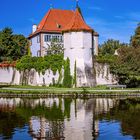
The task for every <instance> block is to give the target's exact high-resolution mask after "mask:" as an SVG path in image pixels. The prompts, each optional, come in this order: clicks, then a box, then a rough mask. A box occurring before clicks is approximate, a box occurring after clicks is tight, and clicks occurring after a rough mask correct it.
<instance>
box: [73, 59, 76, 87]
mask: <svg viewBox="0 0 140 140" xmlns="http://www.w3.org/2000/svg"><path fill="white" fill-rule="evenodd" d="M76 77H77V71H76V61H75V64H74V78H73V85H74V86H75V87H77V78H76Z"/></svg>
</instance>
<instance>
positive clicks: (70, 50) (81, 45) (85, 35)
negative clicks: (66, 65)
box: [64, 32, 93, 86]
mask: <svg viewBox="0 0 140 140" xmlns="http://www.w3.org/2000/svg"><path fill="white" fill-rule="evenodd" d="M64 48H65V51H64V57H65V59H66V58H67V57H68V58H69V59H70V69H71V75H72V76H73V75H74V65H75V61H76V67H77V73H79V74H77V85H78V86H82V85H85V84H86V85H89V81H88V80H89V77H87V72H86V68H87V69H90V71H91V70H92V68H93V65H92V51H91V48H92V34H91V33H90V32H70V33H64ZM90 74H91V73H90ZM92 77H93V76H92ZM92 80H93V79H90V83H91V82H92V83H93V81H92Z"/></svg>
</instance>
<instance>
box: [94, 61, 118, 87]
mask: <svg viewBox="0 0 140 140" xmlns="http://www.w3.org/2000/svg"><path fill="white" fill-rule="evenodd" d="M94 65H95V66H94V68H95V71H96V83H97V85H108V84H117V83H118V81H117V79H116V76H114V75H112V74H111V73H110V68H109V65H108V64H102V63H101V64H100V63H95V64H94Z"/></svg>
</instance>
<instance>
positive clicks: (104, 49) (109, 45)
mask: <svg viewBox="0 0 140 140" xmlns="http://www.w3.org/2000/svg"><path fill="white" fill-rule="evenodd" d="M124 46H128V45H127V44H125V43H120V42H119V40H113V39H108V40H107V41H106V42H104V43H103V44H102V45H100V49H99V54H101V55H114V53H115V50H117V49H118V48H120V47H124Z"/></svg>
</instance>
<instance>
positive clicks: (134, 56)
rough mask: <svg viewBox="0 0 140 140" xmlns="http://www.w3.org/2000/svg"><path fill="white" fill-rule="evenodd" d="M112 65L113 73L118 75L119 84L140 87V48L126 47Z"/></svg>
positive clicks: (120, 50) (119, 51)
mask: <svg viewBox="0 0 140 140" xmlns="http://www.w3.org/2000/svg"><path fill="white" fill-rule="evenodd" d="M118 53H119V55H118V57H117V58H116V59H114V62H113V63H112V64H111V67H110V69H111V72H112V73H113V74H115V75H118V78H119V83H121V84H126V85H127V86H128V87H137V86H140V78H139V77H140V61H139V60H140V48H134V47H129V48H128V47H124V48H121V49H119V50H118Z"/></svg>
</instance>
